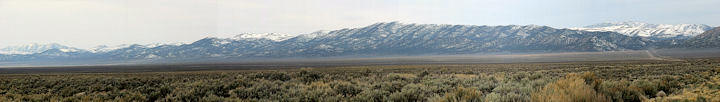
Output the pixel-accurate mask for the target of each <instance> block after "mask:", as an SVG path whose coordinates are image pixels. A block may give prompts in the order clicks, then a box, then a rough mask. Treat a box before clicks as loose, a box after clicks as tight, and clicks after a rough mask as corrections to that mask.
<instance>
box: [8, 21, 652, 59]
mask: <svg viewBox="0 0 720 102" xmlns="http://www.w3.org/2000/svg"><path fill="white" fill-rule="evenodd" d="M647 46H648V41H647V40H645V39H643V38H641V37H631V36H626V35H623V34H620V33H616V32H589V31H580V30H570V29H555V28H551V27H547V26H538V25H504V26H476V25H446V24H403V23H399V22H388V23H376V24H373V25H369V26H366V27H360V28H346V29H339V30H331V31H318V32H313V33H310V34H303V35H298V36H287V35H281V34H272V33H270V34H240V35H238V36H235V37H232V38H217V37H208V38H204V39H200V40H198V41H195V42H193V43H189V44H178V45H160V46H150V45H137V44H135V45H122V46H119V47H109V46H104V47H103V46H101V47H97V49H93V50H90V52H92V53H58V52H61V51H56V50H52V51H46V52H44V53H41V54H30V55H21V56H0V62H3V61H37V60H49V59H52V60H59V59H62V61H72V60H77V59H83V60H84V61H117V62H128V61H136V60H141V61H139V62H147V61H148V60H150V61H171V62H172V61H202V60H210V59H220V60H227V59H233V60H234V59H254V58H289V57H333V56H393V55H401V56H413V55H452V54H478V53H481V54H482V53H516V52H517V53H546V52H575V51H621V50H642V49H646V48H647Z"/></svg>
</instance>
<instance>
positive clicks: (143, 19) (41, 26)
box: [0, 0, 720, 48]
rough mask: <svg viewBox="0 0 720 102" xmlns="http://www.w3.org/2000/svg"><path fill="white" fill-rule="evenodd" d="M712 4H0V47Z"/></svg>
mask: <svg viewBox="0 0 720 102" xmlns="http://www.w3.org/2000/svg"><path fill="white" fill-rule="evenodd" d="M717 4H720V0H0V47H2V46H8V45H17V44H26V43H51V42H56V43H60V44H65V45H70V46H75V47H80V48H89V47H92V46H96V45H116V44H132V43H138V44H147V43H158V42H192V41H195V40H198V39H201V38H203V37H209V36H220V37H227V36H232V35H235V34H239V33H246V32H249V33H271V32H272V33H288V34H304V33H310V32H313V31H317V30H335V29H341V28H354V27H362V26H366V25H370V24H373V23H377V22H389V21H400V22H404V23H424V24H429V23H432V24H466V25H509V24H517V25H527V24H535V25H547V26H551V27H557V28H566V27H579V26H584V25H589V24H595V23H602V22H618V21H641V22H648V23H657V24H707V25H711V26H718V25H720V19H718V18H720V9H717V8H718V6H717Z"/></svg>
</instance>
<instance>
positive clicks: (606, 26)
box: [571, 22, 712, 39]
mask: <svg viewBox="0 0 720 102" xmlns="http://www.w3.org/2000/svg"><path fill="white" fill-rule="evenodd" d="M571 29H575V30H585V31H611V32H618V33H620V34H625V35H628V36H639V37H647V38H651V39H668V38H690V37H693V36H696V35H698V34H700V33H703V32H705V31H707V30H710V29H712V27H710V26H708V25H704V24H649V23H644V22H608V23H599V24H593V25H588V26H585V27H582V28H571Z"/></svg>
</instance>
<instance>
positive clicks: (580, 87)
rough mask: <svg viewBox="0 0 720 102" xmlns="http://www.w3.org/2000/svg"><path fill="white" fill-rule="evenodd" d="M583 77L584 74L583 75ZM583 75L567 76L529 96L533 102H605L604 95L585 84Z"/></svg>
mask: <svg viewBox="0 0 720 102" xmlns="http://www.w3.org/2000/svg"><path fill="white" fill-rule="evenodd" d="M583 75H585V74H583ZM583 75H577V74H569V75H567V76H566V77H565V78H563V79H560V80H558V81H556V82H555V83H550V84H548V85H546V86H545V87H543V88H542V89H540V90H538V91H535V92H533V93H532V94H531V97H532V101H533V102H607V101H609V100H608V99H607V98H606V97H605V95H603V94H600V93H597V92H596V91H595V90H594V89H593V86H590V85H588V84H586V81H585V79H584V78H583V77H580V76H583Z"/></svg>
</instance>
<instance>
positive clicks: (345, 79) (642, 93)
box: [0, 59, 720, 102]
mask: <svg viewBox="0 0 720 102" xmlns="http://www.w3.org/2000/svg"><path fill="white" fill-rule="evenodd" d="M0 101H171V102H174V101H193V102H194V101H293V102H295V101H325V102H337V101H353V102H373V101H375V102H377V101H392V102H413V101H433V102H517V101H521V102H525V101H532V102H603V101H615V102H637V101H657V102H675V101H679V102H684V101H698V102H703V101H704V102H718V101H720V63H719V60H718V59H689V60H687V61H674V62H671V61H623V62H573V63H519V64H427V65H371V66H342V67H315V68H300V69H275V70H220V71H192V72H143V73H45V74H5V75H0Z"/></svg>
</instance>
